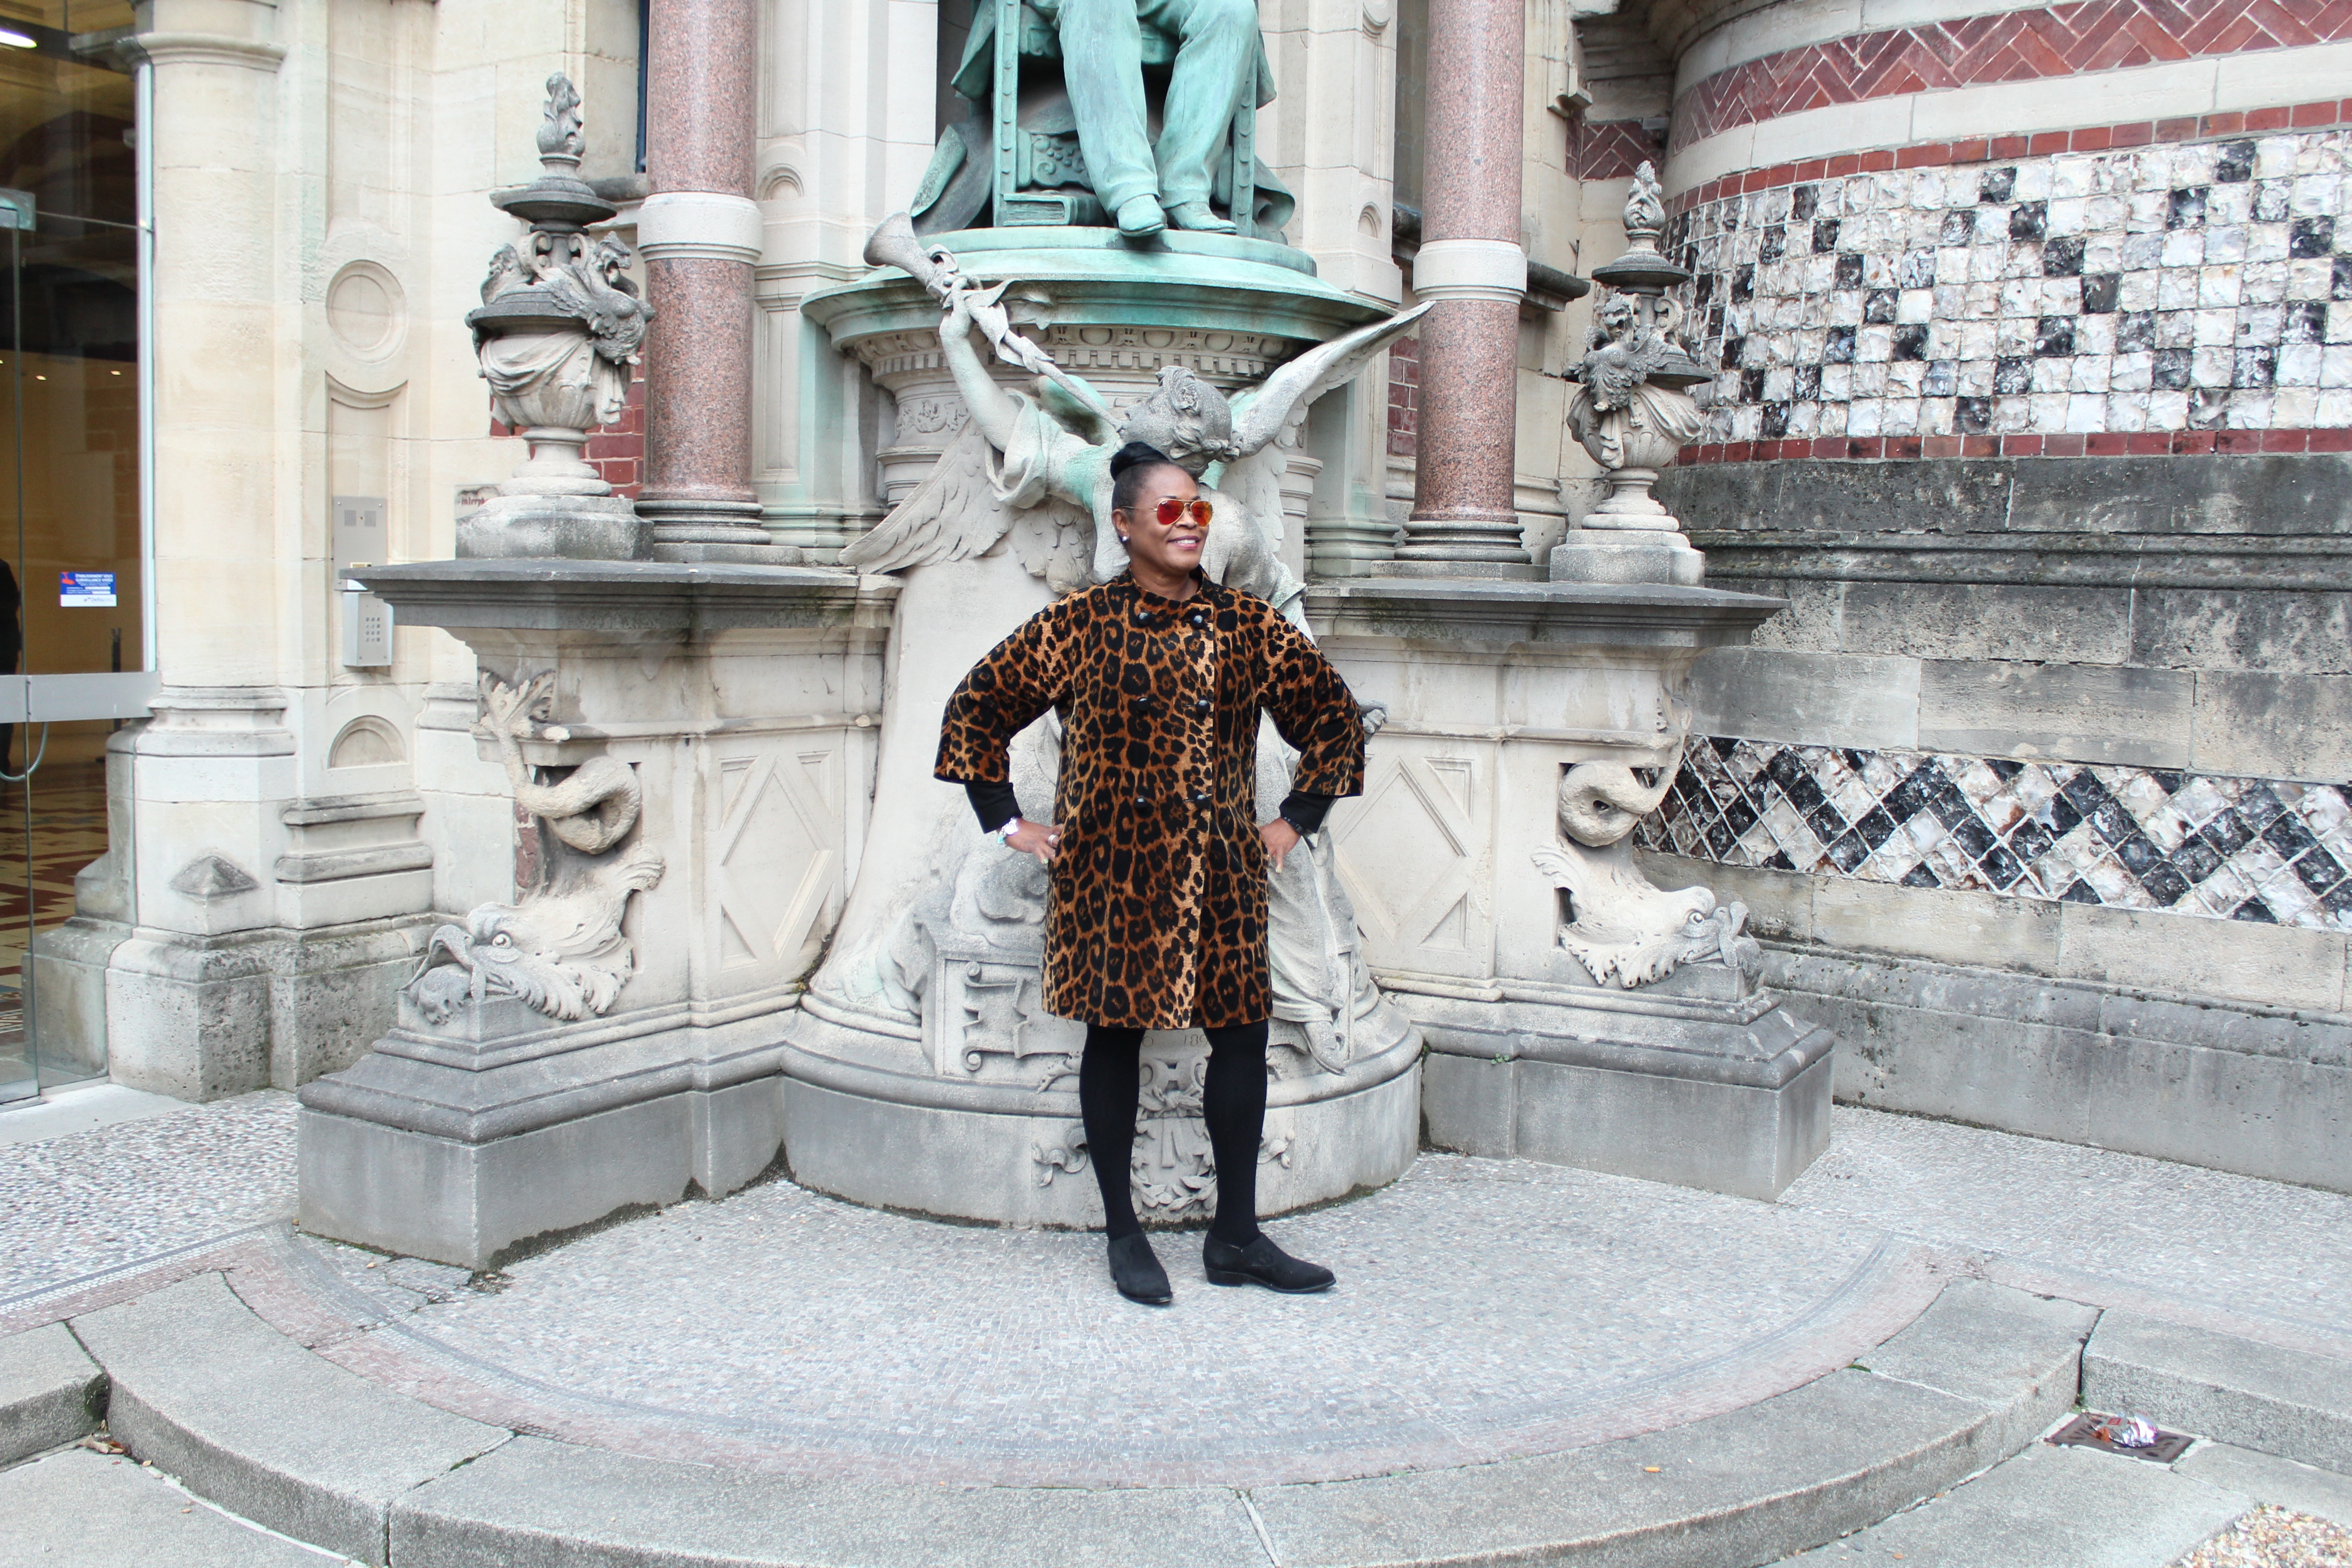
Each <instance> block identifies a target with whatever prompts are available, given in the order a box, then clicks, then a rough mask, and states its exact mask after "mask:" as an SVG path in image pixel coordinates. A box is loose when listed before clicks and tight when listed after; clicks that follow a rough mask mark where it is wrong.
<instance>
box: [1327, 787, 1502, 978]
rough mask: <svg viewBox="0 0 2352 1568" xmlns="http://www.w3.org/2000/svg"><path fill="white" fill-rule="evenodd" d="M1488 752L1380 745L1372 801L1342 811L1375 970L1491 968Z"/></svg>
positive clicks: (1339, 825) (1345, 846)
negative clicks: (1488, 886) (1488, 891)
mask: <svg viewBox="0 0 2352 1568" xmlns="http://www.w3.org/2000/svg"><path fill="white" fill-rule="evenodd" d="M1409 748H1410V749H1409ZM1485 752H1486V749H1485V748H1469V747H1464V746H1462V745H1461V743H1460V742H1436V743H1435V745H1433V746H1429V747H1412V746H1411V743H1410V742H1404V743H1399V742H1387V743H1385V744H1382V745H1380V746H1376V747H1375V748H1374V752H1373V756H1372V765H1371V770H1370V777H1369V778H1368V779H1367V781H1366V784H1365V789H1364V794H1363V796H1362V798H1361V799H1360V801H1357V802H1349V803H1346V804H1345V805H1343V806H1342V807H1341V814H1340V815H1339V817H1338V818H1337V820H1336V821H1335V823H1334V826H1333V831H1334V833H1335V835H1336V837H1337V841H1338V847H1339V875H1340V878H1341V879H1343V880H1344V881H1345V882H1346V884H1347V888H1348V896H1349V898H1350V899H1352V900H1354V902H1355V905H1356V916H1357V920H1358V921H1359V922H1360V924H1361V926H1362V928H1363V931H1364V942H1365V958H1366V959H1367V961H1368V962H1370V964H1371V966H1372V968H1373V969H1375V970H1420V971H1426V972H1429V973H1441V974H1481V975H1483V974H1484V973H1486V971H1487V969H1488V968H1489V967H1490V959H1491V953H1492V949H1493V945H1494V942H1493V937H1494V919H1493V910H1492V906H1491V902H1490V900H1489V898H1488V894H1487V882H1488V872H1489V870H1490V868H1491V867H1492V865H1493V858H1494V857H1493V847H1492V845H1491V842H1490V839H1491V837H1492V834H1493V824H1492V816H1493V813H1492V810H1491V807H1490V805H1489V803H1488V800H1487V792H1488V790H1489V787H1490V784H1489V778H1490V774H1491V772H1492V766H1493V764H1492V759H1491V757H1489V756H1488V755H1486V754H1485Z"/></svg>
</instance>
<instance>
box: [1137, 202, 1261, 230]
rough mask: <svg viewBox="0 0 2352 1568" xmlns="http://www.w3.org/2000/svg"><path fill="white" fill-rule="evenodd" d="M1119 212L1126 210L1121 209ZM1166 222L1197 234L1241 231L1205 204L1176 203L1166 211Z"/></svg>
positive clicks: (1231, 221)
mask: <svg viewBox="0 0 2352 1568" xmlns="http://www.w3.org/2000/svg"><path fill="white" fill-rule="evenodd" d="M1119 210H1120V211H1121V212H1125V211H1126V210H1127V209H1126V208H1124V207H1121V208H1120V209H1119ZM1168 221H1169V222H1170V223H1172V224H1174V225H1175V226H1177V227H1178V228H1189V229H1192V231H1194V232H1195V233H1198V234H1239V233H1240V232H1241V229H1240V228H1239V226H1236V225H1235V224H1234V222H1233V220H1232V219H1230V218H1222V217H1219V216H1217V214H1216V209H1215V208H1213V207H1212V206H1210V205H1209V204H1208V203H1206V202H1178V203H1177V204H1176V205H1174V206H1172V207H1170V208H1169V209H1168Z"/></svg>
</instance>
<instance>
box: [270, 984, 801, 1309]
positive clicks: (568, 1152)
mask: <svg viewBox="0 0 2352 1568" xmlns="http://www.w3.org/2000/svg"><path fill="white" fill-rule="evenodd" d="M400 1006H401V1020H400V1023H399V1024H398V1025H397V1026H395V1027H394V1030H393V1031H392V1033H391V1034H390V1035H387V1036H386V1037H384V1038H383V1039H382V1040H381V1041H379V1042H377V1046H376V1048H375V1049H374V1050H373V1051H371V1052H370V1053H368V1055H367V1056H366V1057H365V1058H363V1059H362V1060H361V1061H360V1062H359V1063H358V1064H357V1065H356V1066H354V1067H352V1068H348V1069H346V1070H345V1071H343V1072H340V1073H336V1074H334V1075H333V1076H331V1077H329V1078H323V1079H319V1080H318V1081H317V1082H315V1083H312V1084H310V1085H309V1086H308V1087H306V1088H305V1089H303V1090H302V1112H301V1118H300V1121H299V1130H298V1142H299V1151H300V1152H299V1162H300V1169H301V1205H300V1223H301V1226H302V1228H303V1229H304V1230H306V1231H309V1232H310V1233H311V1234H313V1235H317V1236H327V1237H335V1238H336V1239H338V1240H341V1241H350V1242H356V1243H359V1244H360V1245H362V1246H365V1247H381V1248H383V1249H384V1250H386V1251H390V1252H397V1253H402V1254H404V1255H406V1256H409V1257H414V1258H432V1259H434V1260H435V1261H436V1262H441V1263H449V1264H455V1265H456V1266H457V1267H458V1268H496V1267H497V1266H498V1265H499V1263H500V1262H502V1261H505V1260H508V1259H510V1258H515V1257H518V1256H520V1255H522V1254H523V1253H526V1252H528V1251H530V1250H531V1247H530V1243H531V1242H532V1241H533V1239H534V1238H537V1237H552V1236H560V1235H562V1233H564V1232H567V1231H572V1230H576V1229H578V1228H579V1227H580V1226H584V1225H593V1224H594V1223H595V1222H597V1221H599V1220H603V1219H606V1218H609V1217H611V1216H613V1215H615V1214H619V1213H624V1212H625V1211H627V1210H629V1209H632V1208H635V1207H637V1206H640V1205H643V1206H646V1207H658V1206H661V1205H667V1204H674V1203H676V1202H677V1201H678V1200H679V1199H681V1198H683V1197H685V1196H686V1195H687V1194H688V1191H689V1190H692V1189H695V1188H699V1189H700V1190H701V1191H702V1192H703V1193H705V1194H709V1195H710V1196H713V1197H719V1196H723V1195H725V1194H728V1193H731V1192H734V1191H736V1190H737V1189H738V1188H740V1187H742V1186H744V1185H746V1184H749V1183H751V1181H753V1180H755V1179H756V1178H757V1177H759V1175H760V1174H761V1173H762V1172H764V1171H766V1170H767V1168H768V1167H769V1166H770V1165H771V1164H772V1163H774V1162H775V1158H776V1152H777V1149H778V1147H779V1145H780V1144H781V1142H782V1136H783V1119H782V1079H780V1078H779V1077H778V1076H777V1072H776V1055H777V1052H776V1048H775V1047H774V1045H773V1044H772V1041H773V1038H774V1034H775V1026H774V1024H773V1022H772V1019H771V1018H766V1017H753V1018H750V1019H745V1020H742V1021H740V1022H736V1023H731V1024H724V1025H714V1026H698V1025H695V1024H693V1023H691V1022H688V1021H687V1020H686V1019H685V1018H684V1017H683V1016H681V1015H682V1013H683V1009H677V1010H672V1011H671V1012H670V1015H669V1016H667V1017H663V1016H654V1017H651V1018H648V1017H644V1016H640V1017H638V1018H635V1019H632V1020H629V1021H627V1022H625V1023H615V1022H613V1021H611V1020H606V1019H602V1018H588V1019H584V1020H583V1021H582V1022H580V1023H577V1024H557V1023H554V1022H553V1021H551V1020H550V1019H548V1018H544V1017H541V1016H540V1015H538V1014H536V1013H533V1012H531V1011H530V1009H529V1008H528V1007H526V1006H524V1005H523V1004H522V1003H521V1002H520V1001H518V1000H516V999H515V998H513V997H511V996H497V997H492V998H490V999H489V1000H488V1001H486V1002H484V1003H482V1004H479V1005H475V1004H472V1003H467V1004H464V1005H463V1006H462V1009H461V1015H460V1016H459V1017H457V1019H455V1020H452V1021H451V1022H449V1023H447V1024H445V1025H443V1026H438V1027H436V1026H431V1025H428V1024H426V1023H425V1022H424V1021H423V1020H422V1019H420V1018H419V1017H418V1016H416V1014H415V1004H414V1003H412V1002H409V1001H407V1000H406V999H405V998H404V999H403V1000H402V1002H401V1005H400Z"/></svg>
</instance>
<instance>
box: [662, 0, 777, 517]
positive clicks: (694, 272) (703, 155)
mask: <svg viewBox="0 0 2352 1568" xmlns="http://www.w3.org/2000/svg"><path fill="white" fill-rule="evenodd" d="M652 5H653V9H652V14H651V16H649V18H648V26H647V37H648V48H647V56H646V178H647V182H648V184H650V185H651V186H652V195H649V196H647V197H646V204H645V206H644V208H643V210H642V211H641V213H640V214H639V216H638V220H637V224H638V226H637V243H638V248H639V249H640V250H642V251H643V252H644V254H645V258H646V297H647V299H648V300H649V301H650V303H651V304H652V305H653V308H654V321H653V326H652V328H651V330H650V331H648V332H647V334H646V349H645V373H646V488H645V489H644V491H643V492H642V493H641V494H640V495H639V497H638V500H637V514H638V515H639V516H640V517H643V518H645V519H646V521H649V522H651V523H652V524H653V535H654V554H655V556H656V558H657V559H661V560H669V561H708V560H745V559H750V560H761V561H773V560H776V559H777V558H778V549H777V546H776V545H775V544H774V543H773V542H772V539H771V536H770V535H769V533H768V531H767V530H766V529H765V528H763V527H761V522H760V499H759V494H758V492H757V491H755V490H754V489H752V488H751V322H752V304H751V268H752V267H753V265H754V264H755V263H757V262H758V260H759V259H760V247H761V221H760V209H759V207H758V205H756V204H754V203H753V202H752V200H751V158H752V150H751V140H752V121H753V108H752V96H753V92H754V82H755V80H756V68H757V63H758V55H759V25H758V12H757V10H756V8H755V5H754V0H652Z"/></svg>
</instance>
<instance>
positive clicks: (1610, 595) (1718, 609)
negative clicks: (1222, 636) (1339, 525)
mask: <svg viewBox="0 0 2352 1568" xmlns="http://www.w3.org/2000/svg"><path fill="white" fill-rule="evenodd" d="M1787 606H1788V601H1787V600H1786V599H1780V598H1773V597H1770V596H1769V595H1762V594H1738V593H1729V592H1727V591H1725V590H1723V589H1720V588H1683V587H1675V586H1672V585H1670V584H1609V583H1511V582H1489V581H1480V580H1476V579H1471V578H1465V579H1463V580H1461V581H1458V582H1448V581H1444V580H1443V579H1431V578H1411V577H1402V578H1343V579H1336V580H1331V581H1326V582H1320V583H1316V584H1311V585H1310V586H1309V587H1308V588H1307V618H1308V619H1309V620H1311V621H1312V622H1313V623H1314V624H1315V626H1316V627H1317V628H1318V632H1319V633H1321V634H1322V635H1324V636H1329V637H1401V638H1403V639H1405V640H1407V641H1411V642H1438V643H1480V644H1488V645H1494V644H1504V645H1526V644H1549V645H1555V646H1575V645H1578V644H1613V645H1617V646H1623V645H1625V644H1628V643H1641V644H1651V645H1655V646H1660V647H1715V646H1717V645H1719V644H1725V643H1737V642H1745V641H1746V640H1747V638H1748V633H1749V632H1751V631H1753V630H1754V629H1755V628H1756V627H1758V626H1761V625H1762V624H1763V623H1764V622H1766V621H1768V620H1769V619H1770V618H1771V617H1772V616H1776V615H1778V614H1780V611H1781V610H1783V609H1785V608H1786V607H1787Z"/></svg>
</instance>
